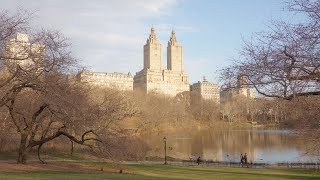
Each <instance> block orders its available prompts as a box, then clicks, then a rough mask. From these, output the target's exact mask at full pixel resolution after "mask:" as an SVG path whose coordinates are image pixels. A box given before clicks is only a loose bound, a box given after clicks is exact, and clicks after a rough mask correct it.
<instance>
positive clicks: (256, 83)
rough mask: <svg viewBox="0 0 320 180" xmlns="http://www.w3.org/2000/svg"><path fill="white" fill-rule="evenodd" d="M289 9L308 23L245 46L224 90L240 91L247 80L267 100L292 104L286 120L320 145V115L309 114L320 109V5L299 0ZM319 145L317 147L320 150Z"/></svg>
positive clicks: (283, 26)
mask: <svg viewBox="0 0 320 180" xmlns="http://www.w3.org/2000/svg"><path fill="white" fill-rule="evenodd" d="M286 7H288V10H289V11H292V12H294V13H297V14H299V15H303V18H304V19H305V21H304V22H301V23H290V22H283V21H280V22H278V21H274V22H272V24H271V26H270V29H269V31H265V32H261V33H256V34H255V35H254V36H253V37H252V39H251V40H249V41H245V42H244V46H243V48H242V50H241V51H240V55H241V56H240V57H241V58H240V59H239V60H235V62H234V64H233V65H231V66H230V67H227V68H225V69H224V70H223V72H222V76H223V77H224V79H225V81H224V86H225V87H226V88H232V87H235V86H236V80H237V77H238V76H239V75H241V76H244V77H246V79H247V80H248V85H250V86H252V87H253V88H254V89H255V90H256V91H257V92H258V93H260V94H261V95H263V96H266V97H271V98H278V99H283V100H290V101H288V102H286V103H285V104H286V107H289V108H287V109H286V108H283V111H282V112H281V116H282V117H284V118H285V121H292V122H293V121H294V122H295V123H296V125H297V126H296V130H298V131H297V132H299V133H300V134H301V135H302V137H304V139H305V140H308V141H312V142H314V143H315V142H319V132H318V131H319V128H320V125H319V116H318V115H317V113H309V111H310V112H316V111H315V110H313V109H318V108H319V103H313V101H314V100H315V99H318V96H319V95H320V59H319V57H320V8H319V7H320V1H318V0H315V1H314V0H293V1H288V2H287V3H286ZM313 99H314V100H313ZM299 103H300V104H304V106H300V105H297V104H299ZM309 114H312V116H309ZM316 144H317V145H315V144H314V146H313V147H317V148H316V149H317V150H318V151H319V143H316ZM312 151H313V152H314V148H313V150H312Z"/></svg>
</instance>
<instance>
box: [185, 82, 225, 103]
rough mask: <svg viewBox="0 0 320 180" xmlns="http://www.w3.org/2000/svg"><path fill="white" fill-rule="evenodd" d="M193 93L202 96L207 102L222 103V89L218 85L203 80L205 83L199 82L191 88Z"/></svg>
mask: <svg viewBox="0 0 320 180" xmlns="http://www.w3.org/2000/svg"><path fill="white" fill-rule="evenodd" d="M191 91H192V92H195V93H197V94H200V95H201V97H202V98H203V99H205V100H211V101H214V102H216V103H217V104H219V103H220V88H219V85H218V84H214V83H210V82H208V81H207V80H206V78H205V77H204V78H203V81H202V82H201V81H198V82H197V83H194V84H193V85H192V86H191Z"/></svg>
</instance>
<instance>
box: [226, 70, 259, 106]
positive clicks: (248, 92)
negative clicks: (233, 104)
mask: <svg viewBox="0 0 320 180" xmlns="http://www.w3.org/2000/svg"><path fill="white" fill-rule="evenodd" d="M237 96H241V97H245V98H250V99H253V98H254V94H253V89H252V88H251V87H249V86H248V83H247V80H246V79H245V77H244V76H239V77H238V81H237V87H235V88H225V89H223V90H222V91H221V92H220V98H221V102H224V101H228V100H231V99H232V98H235V97H237Z"/></svg>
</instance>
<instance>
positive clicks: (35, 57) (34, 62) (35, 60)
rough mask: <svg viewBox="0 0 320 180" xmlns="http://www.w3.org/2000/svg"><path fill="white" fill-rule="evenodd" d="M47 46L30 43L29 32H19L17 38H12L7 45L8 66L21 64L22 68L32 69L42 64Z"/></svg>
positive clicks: (6, 57)
mask: <svg viewBox="0 0 320 180" xmlns="http://www.w3.org/2000/svg"><path fill="white" fill-rule="evenodd" d="M44 50H45V46H44V45H42V44H39V43H30V42H29V37H28V35H27V34H22V33H17V35H16V38H13V39H10V40H9V41H8V42H7V44H6V47H5V59H6V62H5V63H6V66H10V65H15V64H19V65H20V67H21V68H22V69H25V70H30V69H33V70H34V68H37V67H43V65H42V66H41V63H42V62H43V61H42V60H43V58H44Z"/></svg>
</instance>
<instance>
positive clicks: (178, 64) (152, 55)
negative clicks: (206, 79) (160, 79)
mask: <svg viewBox="0 0 320 180" xmlns="http://www.w3.org/2000/svg"><path fill="white" fill-rule="evenodd" d="M143 53H144V66H143V67H144V69H150V70H160V71H161V70H162V67H163V66H162V47H161V44H160V41H159V40H158V39H157V35H156V33H155V30H154V28H153V27H152V28H151V33H150V35H149V38H148V39H147V43H146V45H144V47H143ZM167 69H168V70H172V71H175V72H183V63H182V47H181V46H180V44H179V43H178V41H177V38H176V33H175V31H174V30H173V31H172V33H171V37H170V40H169V42H168V47H167Z"/></svg>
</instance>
